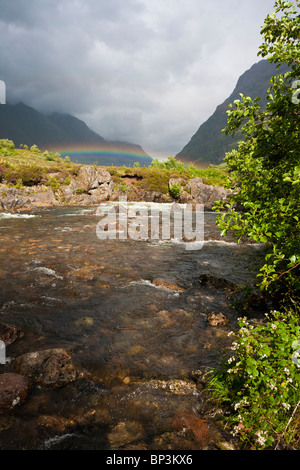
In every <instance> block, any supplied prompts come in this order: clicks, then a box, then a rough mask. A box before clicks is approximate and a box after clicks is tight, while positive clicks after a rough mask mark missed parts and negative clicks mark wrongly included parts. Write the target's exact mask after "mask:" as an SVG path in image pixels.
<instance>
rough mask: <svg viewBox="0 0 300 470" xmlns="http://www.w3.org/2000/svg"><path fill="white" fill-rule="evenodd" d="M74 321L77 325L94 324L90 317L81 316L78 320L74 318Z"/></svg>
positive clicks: (88, 325)
mask: <svg viewBox="0 0 300 470" xmlns="http://www.w3.org/2000/svg"><path fill="white" fill-rule="evenodd" d="M75 323H76V325H77V326H80V327H83V328H84V327H85V328H87V327H90V326H93V325H94V320H93V318H92V317H83V318H79V319H78V320H76V322H75Z"/></svg>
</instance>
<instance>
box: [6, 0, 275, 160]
mask: <svg viewBox="0 0 300 470" xmlns="http://www.w3.org/2000/svg"><path fill="white" fill-rule="evenodd" d="M273 9H274V0H252V1H251V2H249V1H248V0H226V1H224V0H210V1H209V2H208V1H203V0H126V1H125V0H59V1H58V0H0V44H1V47H0V80H4V81H5V83H6V93H7V102H9V103H16V102H19V101H23V102H24V103H25V104H27V105H29V106H33V107H34V108H35V109H37V110H39V111H42V112H45V113H51V112H53V111H59V112H68V113H71V114H73V115H75V116H77V117H78V118H80V119H83V120H84V121H85V122H86V123H87V124H88V125H89V126H90V127H91V128H92V129H93V130H94V131H96V132H98V133H99V134H100V135H102V136H103V137H104V138H106V139H118V140H125V141H130V142H134V143H137V144H140V145H142V147H143V148H144V150H145V151H147V152H148V153H149V154H150V155H152V156H167V155H170V154H172V155H175V154H176V153H178V152H179V151H180V150H181V149H182V147H183V146H184V145H185V144H186V143H187V142H188V141H189V140H190V138H191V136H192V135H193V134H194V133H195V132H196V130H197V129H198V127H199V126H200V124H201V123H202V122H204V121H205V120H206V119H208V117H209V116H210V115H211V114H212V113H213V111H214V110H215V108H216V106H217V105H218V104H220V103H221V102H223V101H224V100H225V99H226V98H227V97H228V96H229V94H230V93H231V92H232V90H233V88H234V86H235V84H236V81H237V79H238V77H239V76H240V75H241V74H242V73H243V72H245V71H246V70H247V69H249V68H250V67H251V66H252V65H253V64H254V63H255V62H258V60H260V58H258V57H257V52H258V47H259V45H260V44H261V36H260V29H261V25H262V24H263V22H264V18H265V17H266V15H267V14H268V13H271V12H272V11H273Z"/></svg>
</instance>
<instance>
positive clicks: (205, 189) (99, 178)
mask: <svg viewBox="0 0 300 470" xmlns="http://www.w3.org/2000/svg"><path fill="white" fill-rule="evenodd" d="M145 170H146V172H145ZM145 170H142V171H139V169H137V170H134V169H122V171H119V172H118V173H117V172H116V169H114V170H112V171H111V172H109V171H108V170H107V169H105V168H99V167H94V166H91V165H82V166H80V167H79V168H78V170H77V173H76V175H73V176H66V173H65V171H61V172H55V173H53V172H52V173H48V181H50V183H49V184H47V185H46V184H43V183H42V182H41V183H39V184H38V185H30V186H24V185H20V186H19V187H18V185H14V186H12V185H11V184H7V183H1V184H0V210H2V211H4V212H18V211H31V210H34V209H36V208H39V207H52V206H90V205H92V206H95V205H97V204H100V203H101V202H103V201H118V200H119V198H120V197H124V196H125V197H126V198H127V200H128V201H144V202H159V203H170V202H178V203H189V204H195V203H198V204H203V205H204V209H205V210H211V209H212V207H213V205H214V203H215V201H217V200H226V199H227V198H228V195H229V194H230V190H226V189H224V188H223V187H220V186H212V185H209V184H205V183H204V182H203V179H202V178H201V177H195V178H188V177H187V176H185V177H182V176H180V175H179V176H177V177H175V176H174V175H173V176H172V177H171V178H169V179H166V178H168V176H170V175H169V174H167V175H165V174H164V172H163V170H157V169H153V170H152V174H151V170H148V169H145ZM146 173H147V174H146ZM149 173H150V177H151V178H149ZM154 177H155V179H157V180H158V184H157V186H158V185H159V183H160V181H159V180H160V179H161V180H164V185H165V186H167V187H166V188H165V187H164V190H162V189H161V188H159V187H158V188H157V189H156V188H155V189H153V181H152V180H153V179H154ZM149 179H150V183H149ZM174 187H175V188H176V189H177V191H178V192H177V194H176V197H174V195H173V194H172V188H174Z"/></svg>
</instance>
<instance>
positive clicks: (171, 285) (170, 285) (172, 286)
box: [152, 279, 185, 292]
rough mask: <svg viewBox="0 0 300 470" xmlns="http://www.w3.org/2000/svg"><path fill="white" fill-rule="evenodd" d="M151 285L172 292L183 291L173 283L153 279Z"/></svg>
mask: <svg viewBox="0 0 300 470" xmlns="http://www.w3.org/2000/svg"><path fill="white" fill-rule="evenodd" d="M152 284H153V285H154V286H157V287H162V288H164V289H169V290H174V291H181V292H182V291H184V290H185V289H184V288H183V287H181V286H178V284H175V283H174V282H170V281H165V280H164V279H154V280H153V281H152Z"/></svg>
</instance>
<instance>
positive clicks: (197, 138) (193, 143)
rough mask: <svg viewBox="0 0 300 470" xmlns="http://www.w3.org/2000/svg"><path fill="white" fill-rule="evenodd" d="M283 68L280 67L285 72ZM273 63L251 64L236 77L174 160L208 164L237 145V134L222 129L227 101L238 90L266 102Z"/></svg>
mask: <svg viewBox="0 0 300 470" xmlns="http://www.w3.org/2000/svg"><path fill="white" fill-rule="evenodd" d="M286 71H287V68H282V69H280V72H283V73H284V72H286ZM278 73H279V72H278V70H277V69H276V65H274V64H270V63H269V62H268V61H266V60H261V61H260V62H258V63H256V64H254V65H253V66H252V67H251V68H250V69H249V70H247V71H246V72H245V73H244V74H243V75H241V77H240V78H239V79H238V82H237V84H236V87H235V89H234V91H233V92H232V93H231V95H230V96H229V97H228V98H227V99H226V100H225V101H224V102H223V103H222V104H220V105H219V106H218V107H217V108H216V110H215V112H214V113H213V114H212V116H211V117H210V118H209V119H208V120H207V121H206V122H204V123H203V124H202V125H201V126H200V127H199V129H198V130H197V132H196V133H195V134H194V135H193V137H192V138H191V140H190V141H189V142H188V144H187V145H186V146H185V147H184V148H183V149H182V150H181V152H179V153H178V154H177V155H176V158H177V159H178V160H181V161H183V162H187V163H190V162H192V163H194V164H196V165H197V164H198V165H203V166H205V165H208V164H210V163H213V164H218V163H221V162H222V160H223V158H224V157H225V154H226V152H229V151H230V150H232V149H234V148H236V147H237V142H238V141H239V140H241V138H242V136H241V134H239V133H237V134H236V135H235V136H234V137H232V136H231V135H228V136H227V135H225V134H224V133H222V129H224V128H225V127H226V125H227V114H226V111H227V110H228V109H229V108H228V105H229V104H230V103H233V101H234V100H235V99H238V98H239V93H243V94H244V95H247V96H250V97H251V98H256V97H257V96H260V97H261V101H260V103H261V105H262V106H265V104H266V96H267V94H266V92H267V89H268V88H269V86H270V83H269V80H270V78H271V77H272V76H274V75H278Z"/></svg>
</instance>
